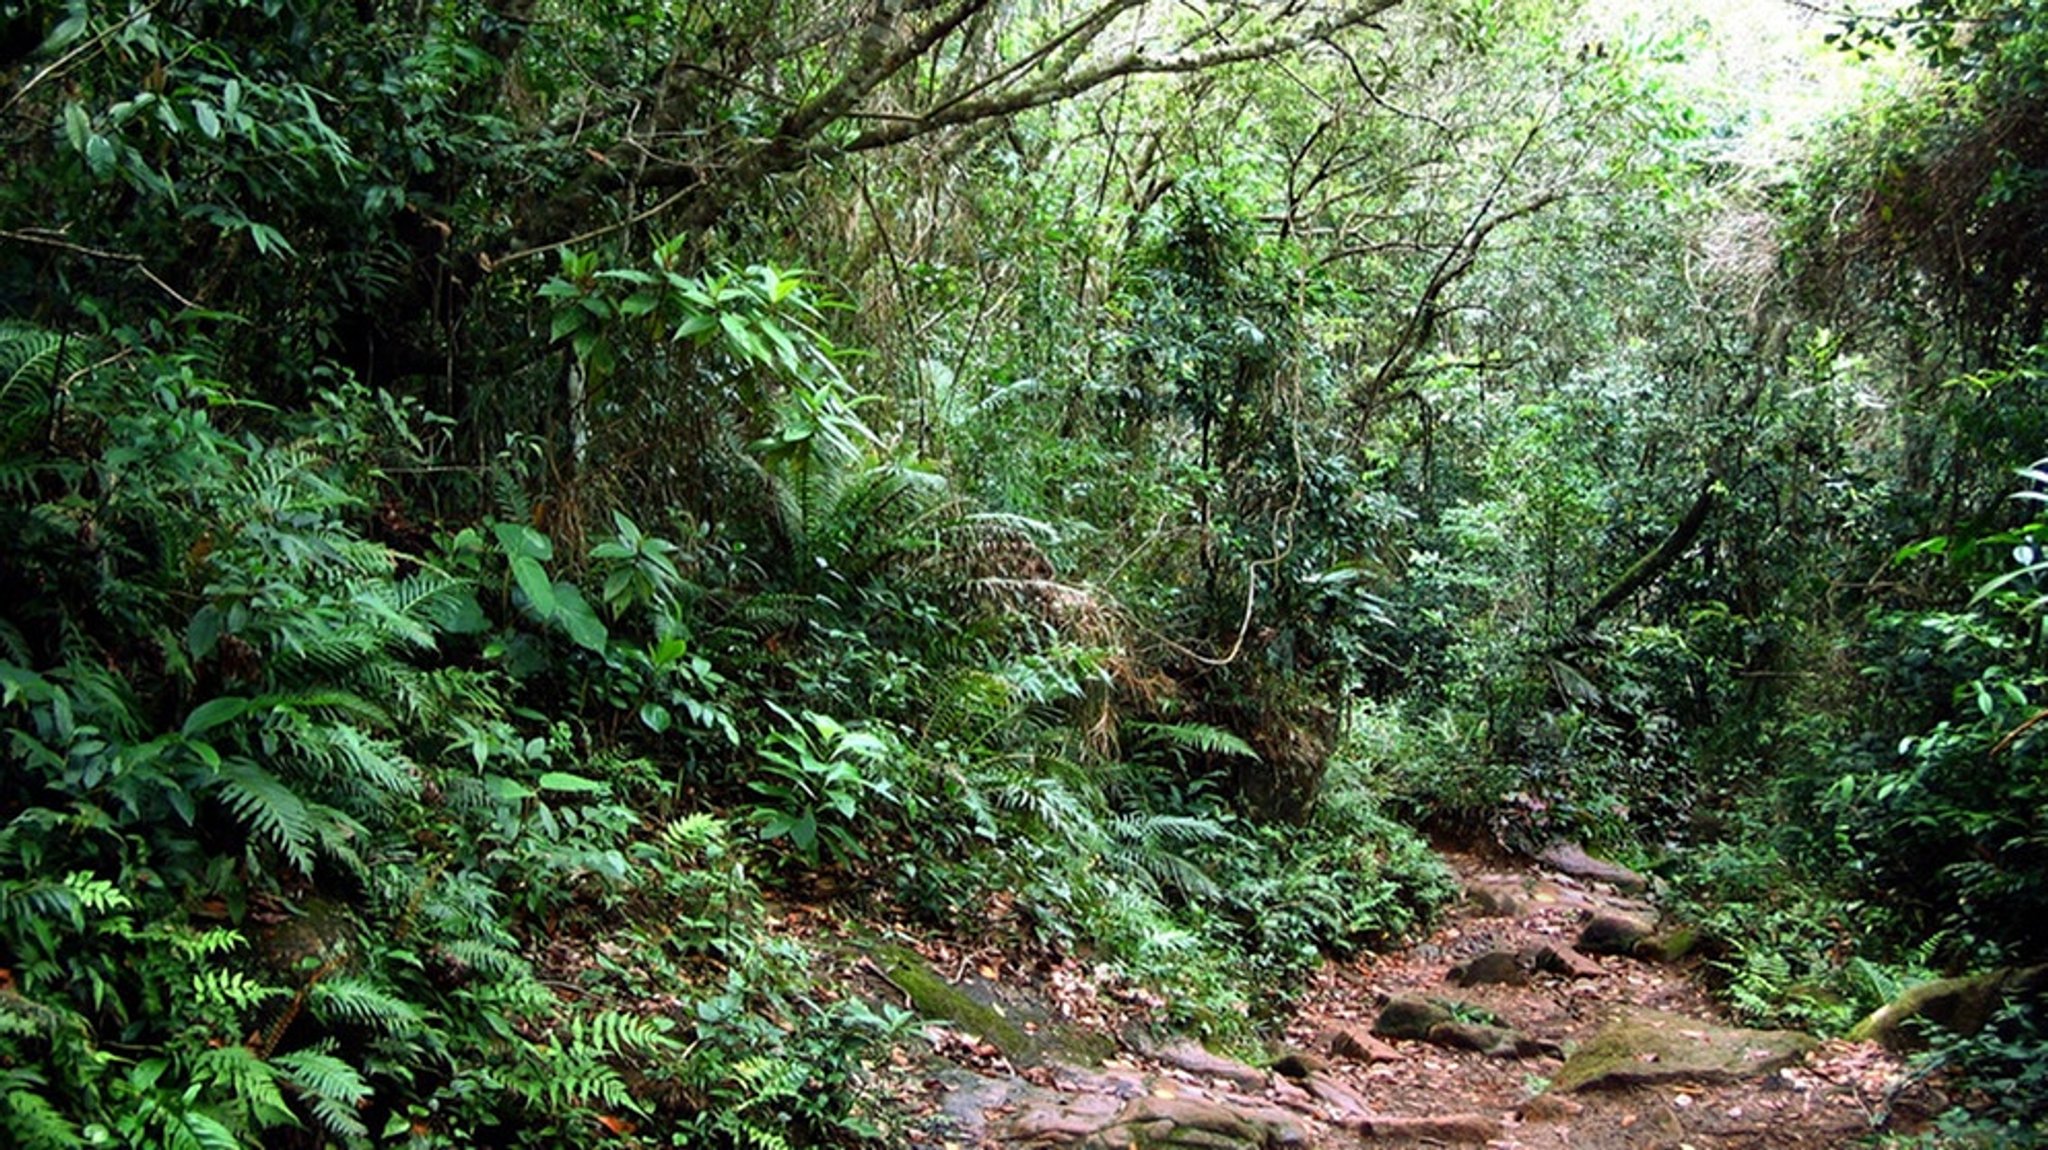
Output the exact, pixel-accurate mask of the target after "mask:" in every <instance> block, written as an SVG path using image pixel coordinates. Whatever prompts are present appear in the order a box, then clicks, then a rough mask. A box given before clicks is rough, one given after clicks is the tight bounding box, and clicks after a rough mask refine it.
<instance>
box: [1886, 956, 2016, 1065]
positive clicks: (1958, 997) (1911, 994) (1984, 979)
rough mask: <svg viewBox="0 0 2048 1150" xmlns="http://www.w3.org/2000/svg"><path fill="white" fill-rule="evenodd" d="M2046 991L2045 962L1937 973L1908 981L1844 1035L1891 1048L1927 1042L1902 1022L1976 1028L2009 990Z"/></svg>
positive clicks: (1970, 1030)
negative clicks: (1957, 973) (1969, 972)
mask: <svg viewBox="0 0 2048 1150" xmlns="http://www.w3.org/2000/svg"><path fill="white" fill-rule="evenodd" d="M2043 991H2048V966H2030V967H2024V968H2014V967H2009V966H2008V967H2000V968H1998V969H1997V970H1990V971H1985V972H1984V973H1982V974H1972V975H1965V976H1963V977H1961V978H1941V979H1936V980H1935V981H1933V982H1923V983H1921V984H1919V985H1918V986H1914V987H1909V988H1908V989H1907V990H1906V991H1905V992H1904V993H1903V994H1900V995H1899V996H1898V997H1897V998H1895V999H1893V1000H1892V1001H1890V1002H1887V1003H1885V1004H1884V1005H1883V1006H1880V1007H1878V1008H1877V1009H1876V1010H1875V1011H1872V1012H1871V1014H1870V1016H1869V1017H1867V1018H1865V1019H1864V1020H1863V1021H1861V1022H1859V1023H1857V1024H1856V1027H1855V1029H1853V1030H1851V1031H1850V1032H1849V1037H1851V1038H1853V1039H1856V1040H1857V1041H1859V1042H1865V1041H1867V1042H1877V1043H1880V1044H1882V1045H1883V1046H1885V1047H1886V1048H1887V1049H1891V1050H1909V1049H1913V1048H1915V1047H1919V1046H1924V1045H1926V1042H1925V1040H1924V1039H1922V1038H1921V1037H1920V1036H1919V1035H1918V1034H1916V1033H1915V1032H1914V1031H1913V1029H1912V1028H1910V1027H1908V1026H1907V1025H1906V1024H1907V1023H1908V1022H1910V1021H1912V1020H1913V1019H1916V1018H1924V1019H1926V1020H1927V1021H1929V1022H1931V1023H1934V1024H1935V1025H1937V1026H1939V1027H1941V1028H1942V1029H1944V1030H1949V1031H1953V1032H1955V1033H1957V1034H1975V1033H1977V1032H1978V1031H1979V1030H1982V1029H1983V1028H1984V1024H1985V1023H1986V1022H1988V1021H1990V1020H1991V1016H1992V1015H1993V1014H1994V1013H1996V1012H1997V1010H1998V1007H1999V1004H2000V1003H2002V1002H2004V1001H2005V999H2006V998H2007V996H2009V995H2014V994H2038V993H2041V992H2043Z"/></svg>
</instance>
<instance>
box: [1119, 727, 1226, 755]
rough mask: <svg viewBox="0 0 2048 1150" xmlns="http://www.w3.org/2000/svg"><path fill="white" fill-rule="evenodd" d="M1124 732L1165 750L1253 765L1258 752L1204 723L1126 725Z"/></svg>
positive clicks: (1223, 731) (1221, 730)
mask: <svg viewBox="0 0 2048 1150" xmlns="http://www.w3.org/2000/svg"><path fill="white" fill-rule="evenodd" d="M1124 729H1125V730H1128V731H1130V732H1132V733H1133V734H1135V735H1137V736H1139V737H1141V738H1150V739H1155V740H1157V741H1158V742H1160V743H1162V744H1164V745H1166V746H1167V747H1169V748H1172V749H1174V750H1179V751H1191V752H1194V753H1195V754H1201V755H1226V756H1230V757H1232V758H1240V759H1251V760H1252V761H1254V762H1256V761H1258V758H1259V752H1258V751H1257V750H1255V749H1254V748H1253V747H1252V745H1251V744H1250V743H1248V742H1246V741H1245V740H1244V738H1243V736H1241V735H1238V734H1236V733H1235V732H1232V731H1228V730H1225V729H1223V728H1222V727H1217V726H1212V725H1210V724H1208V723H1127V724H1125V726H1124Z"/></svg>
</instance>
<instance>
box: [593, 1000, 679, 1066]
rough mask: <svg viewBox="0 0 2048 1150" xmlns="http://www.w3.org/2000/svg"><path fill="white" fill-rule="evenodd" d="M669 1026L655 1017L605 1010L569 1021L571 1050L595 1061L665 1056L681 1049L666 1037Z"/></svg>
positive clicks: (666, 1022) (666, 1021)
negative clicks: (595, 1058)
mask: <svg viewBox="0 0 2048 1150" xmlns="http://www.w3.org/2000/svg"><path fill="white" fill-rule="evenodd" d="M672 1025H673V1024H672V1023H670V1022H669V1020H668V1019H666V1018H662V1017H659V1016H657V1015H638V1014H626V1013H623V1012H621V1011H617V1010H605V1011H600V1012H598V1013H597V1014H595V1015H590V1016H583V1015H578V1016H576V1017H575V1018H574V1019H572V1020H571V1021H570V1024H569V1036H570V1041H571V1043H572V1046H573V1048H575V1049H576V1050H578V1051H579V1052H580V1053H583V1054H586V1055H589V1056H593V1057H597V1058H617V1057H620V1056H623V1055H627V1054H667V1053H673V1052H675V1051H678V1050H680V1049H681V1048H682V1047H681V1044H680V1043H678V1042H677V1041H676V1040H675V1039H673V1038H671V1037H669V1033H668V1032H669V1030H670V1029H671V1027H672Z"/></svg>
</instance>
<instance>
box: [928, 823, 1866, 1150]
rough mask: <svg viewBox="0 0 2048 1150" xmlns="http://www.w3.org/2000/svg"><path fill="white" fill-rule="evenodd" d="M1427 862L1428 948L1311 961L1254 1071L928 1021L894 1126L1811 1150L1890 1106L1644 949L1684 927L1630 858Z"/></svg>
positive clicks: (1192, 1146) (978, 1141) (1544, 1146)
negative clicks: (1641, 934) (1084, 1050)
mask: <svg viewBox="0 0 2048 1150" xmlns="http://www.w3.org/2000/svg"><path fill="white" fill-rule="evenodd" d="M1444 854H1445V859H1446V861H1447V862H1448V863H1449V864H1450V865H1451V866H1452V867H1453V869H1454V870H1456V871H1457V873H1458V876H1459V878H1460V880H1461V881H1462V883H1463V885H1464V889H1465V890H1466V892H1467V896H1466V899H1465V901H1464V903H1463V904H1462V905H1461V906H1460V907H1459V908H1458V909H1457V910H1456V911H1455V912H1454V913H1453V914H1452V915H1451V916H1450V917H1449V918H1448V919H1447V921H1445V922H1444V924H1443V925H1442V926H1441V927H1439V928H1438V929H1437V930H1436V931H1435V932H1434V933H1433V934H1431V935H1430V936H1429V937H1428V938H1427V939H1424V940H1422V941H1420V942H1417V943H1414V944H1412V945H1410V946H1407V947H1405V948H1403V949H1401V950H1398V951H1394V952H1391V953H1388V954H1381V955H1368V956H1363V957H1361V958H1359V959H1357V960H1354V961H1352V962H1349V963H1330V964H1327V965H1326V966H1325V967H1324V968H1323V969H1322V971H1320V972H1319V973H1318V975H1317V976H1316V977H1315V979H1314V980H1313V983H1312V985H1311V986H1310V987H1309V988H1308V990H1307V993H1306V994H1305V995H1304V998H1303V1002H1302V1004H1301V1006H1300V1008H1299V1010H1298V1011H1297V1012H1296V1014H1295V1016H1294V1017H1293V1018H1292V1019H1291V1021H1290V1022H1289V1023H1288V1025H1287V1026H1286V1028H1285V1045H1284V1046H1283V1047H1281V1048H1280V1049H1278V1050H1276V1051H1275V1052H1274V1053H1275V1056H1274V1057H1273V1058H1271V1059H1270V1060H1268V1061H1267V1062H1266V1064H1265V1065H1264V1066H1253V1065H1250V1064H1247V1063H1243V1062H1237V1061H1234V1060H1231V1059H1227V1058H1222V1057H1219V1056H1216V1055H1213V1054H1210V1053H1208V1052H1206V1051H1204V1050H1202V1049H1201V1048H1200V1047H1199V1046H1196V1045H1194V1044H1193V1043H1189V1042H1179V1043H1171V1044H1166V1045H1158V1044H1154V1043H1150V1042H1141V1041H1137V1040H1135V1039H1131V1038H1129V1037H1128V1036H1126V1038H1125V1039H1123V1040H1120V1044H1119V1051H1118V1053H1117V1055H1116V1056H1115V1057H1112V1058H1109V1059H1107V1060H1105V1061H1103V1062H1102V1064H1101V1065H1100V1066H1099V1067H1094V1068H1081V1067H1078V1066H1072V1065H1067V1064H1064V1063H1063V1062H1061V1061H1060V1060H1059V1059H1057V1058H1045V1059H1042V1060H1041V1059H1037V1058H1024V1059H1020V1060H1017V1061H1014V1062H1013V1061H1012V1059H1011V1058H1010V1057H1008V1054H1009V1052H1006V1051H997V1050H996V1049H995V1048H994V1047H993V1046H992V1044H990V1043H988V1042H986V1041H985V1040H983V1039H982V1038H981V1037H980V1036H978V1035H974V1034H971V1033H964V1032H962V1031H960V1030H954V1029H945V1028H933V1029H932V1030H931V1031H928V1032H927V1035H928V1037H929V1038H931V1039H932V1041H931V1044H930V1048H929V1053H926V1052H923V1051H920V1052H919V1053H918V1054H917V1055H916V1056H913V1057H901V1056H899V1057H900V1065H899V1066H898V1067H896V1068H895V1074H894V1078H893V1086H894V1089H893V1093H894V1095H895V1096H896V1098H897V1100H898V1103H899V1105H900V1106H901V1108H902V1110H903V1111H904V1113H905V1114H906V1115H909V1116H912V1117H910V1118H909V1119H908V1120H907V1124H906V1125H905V1126H904V1127H903V1128H902V1129H901V1131H900V1136H901V1137H902V1138H903V1140H905V1141H907V1142H908V1143H909V1144H912V1145H931V1146H944V1147H948V1148H961V1150H964V1148H966V1147H1004V1148H1012V1147H1053V1146H1071V1147H1080V1148H1083V1150H1112V1148H1113V1150H1127V1148H1131V1147H1140V1148H1159V1150H1267V1148H1277V1147H1331V1148H1352V1147H1364V1146H1375V1147H1377V1146H1444V1145H1471V1146H1487V1147H1496V1148H1499V1150H1552V1148H1559V1150H1561V1148H1566V1147H1571V1148H1579V1150H1610V1148H1623V1147H1627V1148H1638V1147H1643V1148H1656V1150H1688V1148H1690V1150H1708V1148H1710V1147H1725V1148H1736V1147H1744V1148H1747V1147H1757V1148H1806V1147H1815V1148H1818V1147H1836V1146H1845V1145H1852V1144H1855V1143H1857V1142H1859V1141H1860V1140H1863V1139H1864V1138H1866V1137H1867V1136H1869V1135H1870V1134H1872V1133H1873V1132H1874V1131H1875V1130H1876V1129H1877V1128H1878V1126H1879V1124H1880V1121H1881V1120H1882V1119H1883V1118H1884V1117H1885V1116H1886V1115H1887V1114H1888V1113H1890V1111H1891V1104H1892V1103H1893V1102H1894V1101H1895V1098H1894V1096H1895V1095H1896V1093H1897V1088H1898V1084H1899V1083H1900V1082H1901V1081H1902V1080H1903V1067H1902V1066H1901V1064H1900V1063H1899V1061H1898V1060H1897V1059H1896V1058H1894V1057H1893V1056H1891V1055H1888V1054H1886V1053H1884V1052H1883V1051H1882V1050H1880V1049H1879V1048H1877V1047H1876V1046H1874V1045H1870V1044H1852V1043H1846V1042H1840V1041H1830V1042H1815V1041H1814V1040H1812V1039H1810V1038H1807V1037H1806V1036H1803V1035H1791V1034H1787V1033H1785V1032H1763V1031H1750V1030H1741V1029H1737V1028H1735V1027H1734V1026H1733V1025H1732V1024H1731V1023H1730V1022H1729V1021H1728V1020H1727V1018H1726V1017H1725V1014H1724V1012H1722V1011H1721V1010H1719V1009H1718V1008H1717V1007H1716V1006H1715V1005H1714V1003H1713V1002H1712V1001H1711V1000H1710V999H1709V998H1708V996H1707V995H1706V993H1705V992H1704V990H1703V989H1702V988H1701V986H1700V985H1699V982H1698V979H1697V977H1696V974H1697V966H1698V962H1697V960H1696V959H1690V958H1687V957H1684V956H1683V955H1679V956H1678V957H1676V958H1674V959H1670V960H1666V959H1665V958H1663V957H1661V956H1660V954H1659V952H1660V951H1670V950H1683V949H1684V946H1683V944H1684V942H1685V941H1686V940H1685V938H1684V935H1683V933H1682V932H1681V931H1677V930H1673V929H1669V928H1667V929H1664V930H1662V931H1661V932H1660V931H1659V930H1658V929H1656V927H1655V920H1656V917H1657V912H1656V910H1655V908H1654V907H1653V906H1651V905H1650V904H1649V903H1648V902H1646V901H1645V900H1643V899H1640V898H1638V897H1635V896H1632V895H1630V894H1627V893H1624V891H1623V889H1622V886H1627V885H1631V883H1632V879H1633V876H1630V875H1628V872H1626V871H1621V870H1619V868H1616V869H1615V870H1614V871H1612V872H1606V873H1607V874H1608V875H1609V876H1610V877H1618V878H1620V879H1621V880H1622V881H1621V884H1620V885H1617V884H1616V883H1614V882H1608V881H1602V880H1601V879H1599V878H1593V877H1575V876H1573V875H1571V874H1567V873H1564V872H1563V871H1562V870H1559V869H1556V868H1553V867H1548V866H1544V865H1542V864H1532V863H1528V862H1519V861H1518V862H1504V861H1502V860H1498V859H1486V858H1481V857H1479V856H1477V855H1472V854H1464V853H1459V852H1444ZM1562 861H1563V862H1564V863H1565V864H1567V865H1568V866H1570V867H1571V869H1576V870H1581V871H1582V873H1583V872H1585V871H1586V869H1587V868H1585V867H1583V866H1581V865H1579V863H1580V862H1581V861H1590V862H1592V863H1594V864H1596V865H1595V866H1594V867H1593V868H1592V869H1593V871H1594V872H1595V873H1599V872H1598V865H1597V860H1583V855H1580V856H1577V858H1574V857H1572V856H1570V855H1567V856H1564V857H1563V860H1562ZM1642 928H1649V932H1648V938H1647V939H1642V940H1639V939H1636V938H1634V937H1631V936H1632V935H1633V933H1635V932H1636V931H1638V930H1641V929H1642ZM1600 949H1608V950H1615V951H1620V952H1622V953H1611V954H1595V953H1589V952H1592V951H1596V950H1600ZM1637 955H1647V956H1652V957H1637ZM1446 1011H1448V1017H1446ZM1376 1030H1377V1033H1375V1031H1376ZM1567 1055H1569V1057H1567ZM1020 1066H1021V1067H1022V1068H1021V1069H1019V1067H1020Z"/></svg>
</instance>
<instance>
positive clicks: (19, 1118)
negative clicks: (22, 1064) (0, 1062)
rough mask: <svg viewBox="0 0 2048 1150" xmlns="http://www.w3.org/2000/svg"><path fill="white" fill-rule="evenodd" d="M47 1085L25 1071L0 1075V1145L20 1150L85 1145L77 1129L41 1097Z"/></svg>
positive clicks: (58, 1149)
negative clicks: (0, 1137)
mask: <svg viewBox="0 0 2048 1150" xmlns="http://www.w3.org/2000/svg"><path fill="white" fill-rule="evenodd" d="M48 1085H49V1083H48V1081H47V1080H45V1079H44V1078H43V1077H42V1076H41V1075H39V1074H36V1073H34V1072H33V1071H29V1070H26V1069H14V1070H6V1071H0V1134H4V1135H5V1138H4V1139H0V1141H4V1142H6V1144H7V1145H10V1146H19V1147H21V1150H71V1148H72V1147H76V1146H85V1145H88V1143H87V1142H86V1141H85V1139H84V1138H83V1137H82V1136H81V1135H80V1134H79V1132H78V1127H77V1125H75V1124H74V1123H73V1122H72V1121H71V1120H70V1119H69V1118H66V1117H65V1116H64V1113H63V1112H62V1111H60V1110H58V1109H57V1107H56V1106H55V1105H54V1104H52V1103H51V1102H50V1100H49V1099H48V1098H45V1097H43V1094H42V1091H43V1090H44V1089H46V1088H47V1087H48Z"/></svg>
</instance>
